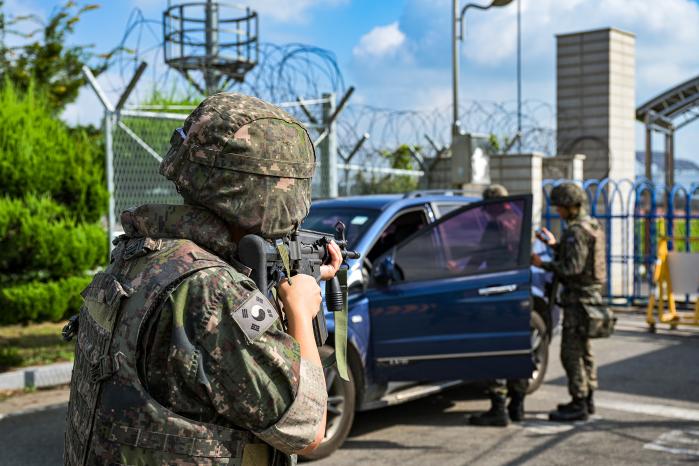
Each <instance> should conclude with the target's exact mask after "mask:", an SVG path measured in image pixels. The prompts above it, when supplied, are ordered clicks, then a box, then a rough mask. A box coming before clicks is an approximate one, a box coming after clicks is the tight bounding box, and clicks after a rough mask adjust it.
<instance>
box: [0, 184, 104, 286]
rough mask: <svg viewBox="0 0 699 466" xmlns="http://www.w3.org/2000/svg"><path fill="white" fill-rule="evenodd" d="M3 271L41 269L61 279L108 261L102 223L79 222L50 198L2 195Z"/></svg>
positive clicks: (14, 272) (0, 268) (0, 237)
mask: <svg viewBox="0 0 699 466" xmlns="http://www.w3.org/2000/svg"><path fill="white" fill-rule="evenodd" d="M0 241H1V242H2V244H3V247H2V248H1V249H0V273H1V274H12V275H17V274H24V273H27V272H29V271H41V272H44V274H45V275H46V276H47V277H48V278H60V277H65V276H69V275H73V274H75V273H82V272H84V271H85V270H91V269H94V268H95V267H97V266H99V265H101V264H103V263H104V258H105V257H106V256H107V238H106V236H105V231H104V229H102V227H101V226H100V225H98V224H88V223H77V222H75V220H73V218H72V216H71V215H69V214H68V212H67V209H65V208H64V207H63V206H61V205H59V204H56V203H55V202H53V201H51V200H50V199H49V198H47V197H41V198H37V197H36V196H32V195H30V196H27V198H26V199H10V198H0Z"/></svg>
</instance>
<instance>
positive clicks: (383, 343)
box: [367, 195, 534, 381]
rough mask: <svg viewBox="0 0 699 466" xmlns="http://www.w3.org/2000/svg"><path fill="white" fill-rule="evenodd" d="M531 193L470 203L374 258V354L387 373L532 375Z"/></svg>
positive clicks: (391, 376)
mask: <svg viewBox="0 0 699 466" xmlns="http://www.w3.org/2000/svg"><path fill="white" fill-rule="evenodd" d="M531 218H532V197H531V195H522V196H509V197H505V198H499V199H494V200H488V201H483V202H477V203H473V204H469V205H467V206H465V207H462V208H460V209H457V210H454V211H452V212H450V213H449V214H447V215H446V216H444V217H442V218H441V219H440V220H438V221H437V222H435V223H433V224H431V225H429V226H427V227H425V228H423V229H421V230H420V231H418V232H416V233H415V234H413V235H412V236H410V237H409V238H407V239H406V240H404V241H403V242H401V243H400V244H398V245H397V246H396V247H394V248H393V249H392V250H391V251H389V252H387V253H386V254H384V255H383V256H382V257H380V258H378V259H377V260H376V261H375V263H374V269H373V274H374V276H375V277H376V280H375V281H376V283H374V284H373V286H371V287H370V288H369V289H368V290H367V297H368V300H369V306H370V315H371V336H372V337H371V338H372V347H373V350H374V351H373V360H374V363H375V364H376V366H377V368H378V370H377V373H378V374H380V376H381V377H382V378H383V377H386V378H387V380H423V381H425V380H454V379H464V380H483V379H493V378H515V377H523V378H526V377H529V376H530V375H531V373H532V369H533V367H534V366H533V363H532V356H531V339H530V312H531V306H532V302H531V275H530V250H531V229H532V227H531Z"/></svg>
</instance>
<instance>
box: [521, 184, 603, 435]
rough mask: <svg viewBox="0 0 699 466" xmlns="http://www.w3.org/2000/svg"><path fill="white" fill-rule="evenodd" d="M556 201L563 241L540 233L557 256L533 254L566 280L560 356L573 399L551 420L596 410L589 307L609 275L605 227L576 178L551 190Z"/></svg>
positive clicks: (596, 303) (597, 303) (583, 416)
mask: <svg viewBox="0 0 699 466" xmlns="http://www.w3.org/2000/svg"><path fill="white" fill-rule="evenodd" d="M551 204H552V205H554V206H556V210H557V211H558V214H559V215H560V217H561V219H563V220H564V221H565V222H566V223H567V228H566V230H565V231H564V232H563V234H562V236H561V240H560V242H557V241H556V238H555V237H554V235H553V234H552V233H551V232H550V231H549V230H547V229H546V228H543V229H542V230H541V231H540V232H538V233H537V237H538V238H539V239H540V240H541V241H543V242H544V243H546V244H548V245H549V246H551V247H552V248H553V250H554V253H555V257H554V260H553V261H551V262H544V261H542V259H541V258H540V257H539V256H538V255H537V254H532V264H533V265H535V266H537V267H541V268H543V269H544V270H547V271H550V272H553V273H554V274H555V276H556V278H557V279H558V280H559V282H560V283H561V284H562V285H563V290H562V293H561V296H562V300H561V304H562V306H563V333H562V340H561V362H562V363H563V367H564V369H565V371H566V375H567V376H568V391H569V393H570V395H571V397H572V398H573V399H572V401H571V402H570V403H567V404H560V405H558V408H557V409H556V410H555V411H552V412H551V413H549V419H551V420H552V421H577V420H585V419H587V418H588V415H589V414H592V413H594V412H595V405H594V401H593V392H594V390H596V389H597V371H596V368H595V361H594V357H593V355H592V348H591V345H590V338H589V336H590V334H589V330H588V328H589V323H588V321H589V308H590V307H592V308H601V307H603V306H604V303H603V301H602V286H603V283H604V282H605V281H606V261H605V241H604V231H603V230H602V227H601V226H600V225H599V223H598V222H597V221H596V220H595V219H592V218H590V216H589V215H588V213H587V211H586V204H587V195H586V194H585V191H583V189H582V188H580V187H579V186H578V185H576V184H574V183H563V184H561V185H558V186H556V187H555V188H554V189H553V190H552V191H551Z"/></svg>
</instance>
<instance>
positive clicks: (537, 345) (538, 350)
mask: <svg viewBox="0 0 699 466" xmlns="http://www.w3.org/2000/svg"><path fill="white" fill-rule="evenodd" d="M530 326H531V338H532V356H533V357H534V365H535V369H534V372H533V373H532V376H531V377H530V378H529V382H528V385H527V394H528V395H529V394H532V393H534V392H535V391H537V390H538V389H539V387H540V386H541V384H542V383H544V378H545V377H546V369H547V368H548V364H549V343H550V340H549V332H548V329H547V328H546V323H545V322H544V319H543V317H541V315H539V313H538V312H532V314H531V324H530Z"/></svg>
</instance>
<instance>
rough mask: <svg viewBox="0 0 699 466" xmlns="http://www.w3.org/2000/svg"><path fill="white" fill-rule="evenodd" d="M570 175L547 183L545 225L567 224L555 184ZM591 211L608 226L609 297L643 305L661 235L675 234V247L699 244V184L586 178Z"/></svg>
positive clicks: (684, 248) (553, 227)
mask: <svg viewBox="0 0 699 466" xmlns="http://www.w3.org/2000/svg"><path fill="white" fill-rule="evenodd" d="M564 181H565V180H545V181H544V183H543V191H544V208H543V224H544V225H545V226H546V227H547V228H549V229H550V230H552V231H557V230H558V231H560V229H561V228H562V227H563V225H562V222H561V219H560V218H559V216H558V214H557V213H556V212H555V209H553V208H552V206H551V204H550V196H549V194H550V192H551V189H552V188H553V187H554V186H556V185H557V184H560V183H562V182H564ZM582 186H583V188H584V189H585V192H586V193H587V195H588V199H589V205H590V215H591V216H592V217H594V218H596V219H598V220H599V222H600V223H601V224H602V225H603V226H604V228H605V232H606V240H607V270H608V271H609V277H610V279H609V281H608V283H607V296H609V297H610V299H612V300H614V301H616V302H619V301H621V302H626V303H628V304H634V303H636V304H640V303H642V302H644V301H646V300H647V299H648V296H649V295H650V293H651V292H652V283H651V279H652V276H653V269H654V267H655V263H656V260H657V257H656V254H657V248H658V239H659V238H661V237H668V238H672V240H671V241H670V242H669V244H668V246H669V247H670V249H671V250H677V251H690V250H694V249H697V247H698V246H699V245H697V244H696V242H695V243H694V244H693V245H692V243H691V242H690V241H689V237H690V236H699V183H692V185H691V186H689V187H685V186H682V185H674V186H673V187H672V188H671V189H668V188H666V187H664V186H657V185H655V184H653V183H652V182H650V181H648V180H646V179H639V180H636V181H632V180H626V179H625V180H611V179H608V178H605V179H602V180H595V179H591V180H587V181H585V182H584V183H583V184H582Z"/></svg>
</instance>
